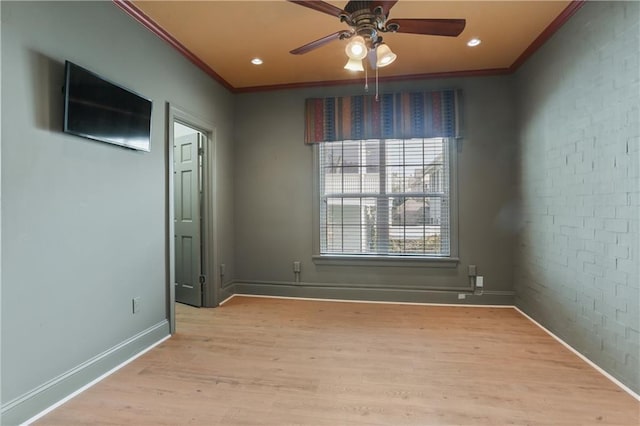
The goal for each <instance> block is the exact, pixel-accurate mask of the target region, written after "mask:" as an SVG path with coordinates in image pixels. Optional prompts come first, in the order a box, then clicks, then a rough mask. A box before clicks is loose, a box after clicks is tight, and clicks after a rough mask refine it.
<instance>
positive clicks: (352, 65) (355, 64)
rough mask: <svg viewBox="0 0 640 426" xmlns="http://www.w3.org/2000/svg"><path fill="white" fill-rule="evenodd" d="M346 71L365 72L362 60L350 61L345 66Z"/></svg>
mask: <svg viewBox="0 0 640 426" xmlns="http://www.w3.org/2000/svg"><path fill="white" fill-rule="evenodd" d="M344 69H346V70H349V71H364V67H363V66H362V59H349V60H348V61H347V64H346V65H345V66H344Z"/></svg>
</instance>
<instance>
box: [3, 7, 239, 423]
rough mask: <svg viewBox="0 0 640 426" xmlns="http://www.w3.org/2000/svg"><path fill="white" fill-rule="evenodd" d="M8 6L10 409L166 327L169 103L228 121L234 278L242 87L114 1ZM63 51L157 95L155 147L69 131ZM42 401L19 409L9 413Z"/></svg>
mask: <svg viewBox="0 0 640 426" xmlns="http://www.w3.org/2000/svg"><path fill="white" fill-rule="evenodd" d="M1 7H2V198H3V200H2V201H3V203H2V342H1V344H2V365H1V368H2V403H3V407H5V408H7V404H8V403H10V402H11V401H14V402H15V401H16V400H15V399H16V398H18V397H20V396H24V395H30V394H29V393H30V392H32V391H34V390H35V389H36V388H38V387H39V386H41V385H43V384H45V383H46V382H47V381H49V380H52V379H55V378H56V377H58V376H60V375H64V374H65V373H67V372H69V371H70V370H72V369H74V368H77V367H79V366H80V365H81V364H82V363H85V362H87V361H88V360H90V359H91V358H93V357H96V356H98V355H100V354H103V353H105V351H110V350H112V349H114V348H117V347H118V345H122V344H123V343H127V342H129V343H131V339H133V340H135V339H136V338H137V337H136V336H137V335H138V334H139V333H144V332H145V330H149V329H150V328H152V327H154V326H159V327H160V328H159V329H158V330H159V331H158V332H162V333H163V334H165V335H166V334H167V330H168V328H167V327H166V322H165V319H166V318H167V312H166V308H167V292H166V271H165V269H166V266H167V265H166V261H165V250H166V245H165V241H166V232H165V220H166V218H165V204H166V194H165V192H166V186H165V161H166V152H165V151H166V148H165V139H166V135H165V133H166V130H165V128H166V112H165V103H166V102H167V101H170V102H172V103H175V104H176V105H178V106H180V107H182V108H183V109H185V110H187V111H188V112H190V113H192V114H194V115H196V116H198V117H201V118H202V119H203V120H205V121H208V122H211V123H213V124H215V125H216V126H217V142H218V146H217V154H218V160H217V179H218V187H219V192H218V205H219V209H218V223H219V236H220V244H219V247H220V249H221V253H220V256H219V257H220V259H219V261H220V262H224V263H225V264H226V268H227V275H228V276H233V274H234V272H233V270H234V265H233V263H234V262H233V255H234V251H233V231H232V229H233V214H232V213H233V211H232V208H233V201H232V192H231V191H230V189H231V183H230V181H231V179H232V177H233V173H232V144H231V136H232V135H231V130H232V126H233V107H232V104H233V96H232V95H231V94H230V93H229V92H227V91H226V89H224V88H222V87H221V86H220V85H218V84H217V83H216V82H214V81H213V80H212V79H211V78H210V77H208V76H207V75H205V74H204V73H203V72H201V71H200V70H198V69H197V68H195V67H194V66H193V65H192V64H191V63H189V62H188V61H187V60H186V59H184V58H183V57H182V56H181V55H180V54H178V53H177V52H175V51H174V50H173V49H171V48H170V47H168V46H167V45H166V44H165V43H164V42H163V41H161V40H160V39H158V38H157V37H155V36H154V35H152V34H151V33H150V32H149V31H148V30H146V29H144V28H143V27H142V26H140V25H139V24H138V23H136V22H134V21H133V20H132V19H131V18H130V17H129V16H127V15H126V14H125V13H124V12H122V11H121V10H119V9H118V8H117V7H116V6H115V5H114V4H112V3H111V2H71V3H63V2H41V3H36V2H17V3H14V2H6V1H3V2H1ZM65 59H68V60H70V61H73V62H75V63H77V64H79V65H81V66H84V67H86V68H89V69H91V70H94V71H96V72H98V73H99V74H100V75H102V76H104V77H105V78H108V79H110V80H112V81H115V82H117V83H119V84H122V85H124V86H125V87H128V88H130V89H132V90H134V91H136V92H139V93H141V94H142V95H144V96H146V97H148V98H151V99H152V100H153V117H152V142H151V152H150V153H143V152H136V151H130V150H127V149H123V148H119V147H116V146H113V145H108V144H104V143H99V142H94V141H90V140H87V139H82V138H79V137H75V136H71V135H67V134H64V133H62V132H61V126H62V96H61V87H62V84H63V80H62V77H63V66H64V60H65ZM133 297H140V298H141V302H142V305H141V306H142V311H141V312H140V313H139V314H136V315H133V314H132V308H131V303H132V302H131V299H132V298H133ZM163 323H164V325H163ZM160 329H161V330H160ZM156 334H157V333H156ZM156 340H157V336H156ZM138 346H139V345H138ZM125 349H126V351H128V353H126V354H124V358H127V357H129V356H131V354H132V353H134V352H135V351H136V350H139V347H136V346H135V345H133V346H131V345H129V346H126V345H125ZM108 368H110V367H109V365H108V363H107V364H105V365H104V366H103V368H102V369H103V370H106V369H108ZM98 370H99V369H98ZM96 372H97V373H101V372H104V371H96ZM81 384H82V383H79V382H78V383H75V384H74V385H73V386H75V387H78V386H79V385H81ZM73 386H72V387H73ZM40 390H43V391H44V390H46V389H42V388H40ZM45 393H46V392H45ZM56 396H57V398H55V399H54V401H55V400H56V399H59V398H60V397H62V396H64V394H57V395H56ZM35 399H37V398H35ZM25 404H26V405H25V406H27V405H29V401H26V402H25ZM38 408H40V406H39V405H38V404H37V403H36V404H35V405H33V406H30V408H29V409H27V410H22V409H21V408H20V407H17V408H16V410H17V411H15V412H16V413H18V414H16V415H12V414H11V413H9V414H6V413H5V414H6V415H7V416H8V417H6V418H5V419H3V424H11V423H12V422H13V421H18V420H19V416H20V413H22V412H29V411H30V412H31V414H33V413H34V410H37V409H38Z"/></svg>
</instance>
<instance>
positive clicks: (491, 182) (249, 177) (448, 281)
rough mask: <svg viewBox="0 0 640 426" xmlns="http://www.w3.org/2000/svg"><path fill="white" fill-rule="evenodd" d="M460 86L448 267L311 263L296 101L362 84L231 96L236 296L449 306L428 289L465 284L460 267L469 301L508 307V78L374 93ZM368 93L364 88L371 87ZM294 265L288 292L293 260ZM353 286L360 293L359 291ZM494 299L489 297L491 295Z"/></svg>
mask: <svg viewBox="0 0 640 426" xmlns="http://www.w3.org/2000/svg"><path fill="white" fill-rule="evenodd" d="M437 88H460V89H462V90H463V96H464V132H465V134H466V137H465V139H464V141H463V144H462V149H461V151H460V153H459V156H458V165H459V174H458V182H459V183H458V188H459V235H460V238H459V247H460V249H459V252H460V253H459V254H460V259H461V262H460V264H459V266H458V267H457V268H455V269H445V268H434V267H361V266H357V267H355V266H330V265H316V264H314V263H313V261H312V257H311V256H312V232H313V223H312V197H313V191H312V188H313V171H312V167H313V163H312V158H313V156H312V148H311V147H310V146H306V145H304V139H303V137H304V100H305V98H308V97H323V96H344V95H346V94H362V93H364V89H363V86H362V85H357V86H340V87H330V88H314V89H304V90H289V91H282V92H270V93H255V94H243V95H239V96H238V98H237V100H236V122H237V126H236V127H235V142H236V150H235V166H234V171H235V179H234V185H235V193H236V198H235V213H236V234H235V235H236V236H235V238H236V266H237V274H236V275H237V282H236V285H235V291H238V292H258V293H266V294H282V295H299V296H321V297H343V298H361V299H384V300H405V301H448V302H455V301H457V294H456V293H455V292H448V293H435V292H429V291H425V290H428V289H429V288H433V287H464V286H468V285H469V280H468V276H467V265H468V264H475V265H477V266H478V272H479V273H480V274H481V275H483V276H484V277H485V286H486V290H487V291H486V294H485V295H484V296H482V297H470V298H468V299H467V300H466V302H471V303H510V302H512V297H511V295H512V290H513V288H512V267H511V265H512V260H513V258H512V252H513V241H514V237H513V235H514V232H513V231H514V229H513V222H512V220H511V218H510V212H512V210H513V205H514V197H515V185H514V184H513V182H514V176H515V171H514V168H513V162H514V161H513V160H514V158H515V157H514V156H515V150H514V147H515V115H514V113H513V106H514V100H513V99H512V93H513V92H512V87H511V79H510V78H509V77H490V78H473V79H448V80H426V81H412V82H404V83H393V84H391V83H387V84H383V85H382V87H381V91H382V92H396V91H403V90H409V91H410V90H414V91H419V90H429V89H437ZM371 90H373V88H371ZM294 260H299V261H301V262H302V274H301V281H302V282H303V283H304V284H303V285H300V286H298V285H294V284H292V282H293V281H294V275H293V271H292V262H293V261H294ZM361 286H365V287H366V288H364V289H362V288H360V287H361ZM492 293H493V294H492Z"/></svg>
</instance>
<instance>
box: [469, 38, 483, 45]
mask: <svg viewBox="0 0 640 426" xmlns="http://www.w3.org/2000/svg"><path fill="white" fill-rule="evenodd" d="M480 43H482V40H480V39H479V38H472V39H471V40H469V41H468V42H467V46H469V47H476V46H477V45H479V44H480Z"/></svg>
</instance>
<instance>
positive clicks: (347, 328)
mask: <svg viewBox="0 0 640 426" xmlns="http://www.w3.org/2000/svg"><path fill="white" fill-rule="evenodd" d="M176 312H177V326H178V331H177V333H176V335H174V336H173V337H172V338H171V339H169V340H167V341H166V342H164V343H163V344H161V345H160V346H158V347H157V348H155V349H154V350H152V351H150V352H148V353H147V354H145V355H143V356H142V357H140V358H138V359H137V360H135V361H133V362H132V363H131V364H129V365H127V366H126V367H124V368H123V369H121V370H119V371H118V372H116V373H115V374H113V375H112V376H110V377H108V378H107V379H105V380H104V381H102V382H100V383H99V384H97V385H95V386H94V387H92V388H91V389H89V390H88V391H86V392H84V393H82V394H81V395H79V396H77V397H76V398H74V399H73V400H71V401H69V402H67V403H66V404H64V405H63V406H61V407H60V408H58V409H56V410H54V411H53V412H51V413H49V414H48V415H47V416H45V417H43V418H42V419H40V421H39V422H37V424H42V425H81V424H112V425H124V424H128V425H156V424H167V425H168V424H173V425H178V424H193V425H216V424H218V425H318V426H325V425H354V426H363V425H371V426H376V425H507V424H519V425H525V424H526V425H576V424H585V425H589V424H603V425H605V424H606V425H634V426H635V425H638V424H640V404H639V403H638V401H636V400H635V399H633V398H632V397H631V396H629V395H628V394H626V393H625V392H623V391H622V390H620V389H619V388H618V387H616V386H615V385H614V384H613V383H611V382H610V381H609V380H607V379H606V378H605V377H604V376H602V375H601V374H600V373H598V372H597V371H595V370H594V369H593V368H591V367H590V366H589V365H587V364H586V363H585V362H584V361H582V360H581V359H580V358H578V357H577V356H575V354H573V353H571V352H570V351H569V350H567V349H566V348H564V347H563V346H562V345H560V344H559V343H558V342H556V341H555V340H554V339H552V338H551V337H550V336H548V335H547V334H546V333H544V332H543V331H542V330H540V329H539V328H538V327H536V326H535V325H534V324H532V323H531V322H530V321H528V320H527V319H526V318H524V317H523V316H522V315H520V314H519V313H518V312H517V311H515V310H513V309H499V308H471V307H439V306H410V305H383V304H363V303H340V302H322V301H307V300H286V299H269V298H250V297H236V298H234V299H232V300H230V301H229V302H228V303H226V304H225V305H224V306H222V307H220V308H217V309H197V308H192V307H187V306H184V305H178V306H177V307H176Z"/></svg>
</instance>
